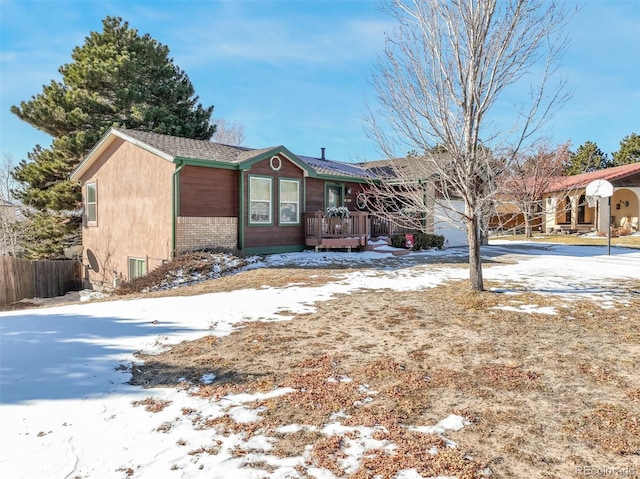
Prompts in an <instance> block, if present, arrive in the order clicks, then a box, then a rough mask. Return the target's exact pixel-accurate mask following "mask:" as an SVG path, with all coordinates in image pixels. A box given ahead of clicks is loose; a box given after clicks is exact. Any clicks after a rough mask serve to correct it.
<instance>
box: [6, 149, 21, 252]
mask: <svg viewBox="0 0 640 479" xmlns="http://www.w3.org/2000/svg"><path fill="white" fill-rule="evenodd" d="M15 166H16V165H15V163H14V161H13V157H12V156H11V155H8V154H4V155H3V157H2V163H0V255H6V254H11V255H13V256H15V255H16V254H17V253H18V252H19V250H20V247H19V243H20V239H21V238H22V233H23V228H24V227H25V226H26V224H25V223H22V222H21V219H22V218H21V215H20V208H19V205H18V204H17V200H16V199H15V197H14V195H13V193H12V191H13V190H14V189H15V188H16V187H17V182H16V181H15V180H14V178H13V175H12V172H13V170H14V168H15Z"/></svg>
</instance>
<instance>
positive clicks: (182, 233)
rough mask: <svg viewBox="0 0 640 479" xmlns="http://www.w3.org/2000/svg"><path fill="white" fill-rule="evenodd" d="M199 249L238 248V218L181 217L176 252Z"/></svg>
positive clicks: (178, 223) (177, 227)
mask: <svg viewBox="0 0 640 479" xmlns="http://www.w3.org/2000/svg"><path fill="white" fill-rule="evenodd" d="M198 248H226V249H237V248H238V218H229V217H219V218H216V217H209V216H205V217H189V216H179V217H178V221H177V225H176V251H177V252H178V253H179V252H181V251H189V250H194V249H198Z"/></svg>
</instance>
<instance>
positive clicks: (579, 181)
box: [547, 162, 640, 193]
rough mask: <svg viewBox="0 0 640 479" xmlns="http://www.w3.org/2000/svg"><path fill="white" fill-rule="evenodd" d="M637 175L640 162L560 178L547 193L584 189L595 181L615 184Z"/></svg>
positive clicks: (553, 182)
mask: <svg viewBox="0 0 640 479" xmlns="http://www.w3.org/2000/svg"><path fill="white" fill-rule="evenodd" d="M636 174H640V162H639V163H631V164H628V165H622V166H614V167H613V168H607V169H604V170H597V171H591V172H589V173H582V174H580V175H573V176H560V177H558V178H556V179H555V180H554V181H552V182H551V184H550V185H549V187H548V188H547V192H548V193H551V192H554V191H562V190H567V189H571V188H584V187H586V186H587V185H588V184H589V183H591V182H592V181H594V180H606V181H608V182H610V183H615V182H616V181H619V180H622V179H624V178H627V177H629V176H633V175H636ZM614 186H615V185H614Z"/></svg>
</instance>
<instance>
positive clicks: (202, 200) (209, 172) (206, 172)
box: [179, 166, 239, 217]
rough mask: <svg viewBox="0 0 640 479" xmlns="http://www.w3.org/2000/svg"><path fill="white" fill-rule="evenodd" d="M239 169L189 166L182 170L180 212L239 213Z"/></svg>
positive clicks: (200, 214)
mask: <svg viewBox="0 0 640 479" xmlns="http://www.w3.org/2000/svg"><path fill="white" fill-rule="evenodd" d="M238 198H239V192H238V172H237V171H235V170H222V169H219V168H206V167H201V166H187V167H185V168H184V169H183V170H182V171H181V172H180V212H179V216H191V217H237V216H238V202H239V199H238Z"/></svg>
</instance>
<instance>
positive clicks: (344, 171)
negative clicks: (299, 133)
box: [71, 128, 374, 179]
mask: <svg viewBox="0 0 640 479" xmlns="http://www.w3.org/2000/svg"><path fill="white" fill-rule="evenodd" d="M115 138H121V139H123V140H125V141H128V142H130V143H133V144H135V145H137V146H139V147H141V148H143V149H145V150H147V151H150V152H151V153H154V154H155V155H157V156H159V157H161V158H164V159H165V160H167V161H171V162H174V163H178V162H186V163H190V162H191V163H194V162H197V164H199V165H202V166H218V167H226V168H232V169H242V168H243V167H250V166H251V165H252V164H253V163H255V162H256V161H261V160H263V159H265V158H268V157H269V156H273V155H276V154H278V153H282V154H284V156H286V157H287V158H288V159H289V160H291V161H292V162H293V163H294V164H296V165H297V166H298V167H300V168H301V169H302V170H304V171H305V173H306V174H308V175H310V176H316V177H333V178H336V177H340V178H359V179H365V178H371V177H373V176H374V175H373V174H372V173H370V172H369V171H367V170H366V169H364V168H361V167H359V166H358V165H352V164H348V163H341V162H337V161H330V160H326V159H324V158H314V157H310V156H299V155H296V154H294V153H291V152H290V151H289V150H287V149H286V148H285V147H284V146H282V145H280V146H272V147H268V148H260V149H255V148H247V147H244V146H232V145H225V144H222V143H214V142H211V141H207V140H194V139H191V138H181V137H177V136H170V135H161V134H158V133H151V132H148V131H140V130H129V129H124V128H111V129H109V131H107V133H105V135H104V136H103V137H102V139H101V140H100V141H99V142H98V143H97V144H96V146H94V148H93V149H92V150H91V151H90V152H89V154H88V155H87V156H86V157H85V159H84V160H83V161H82V162H81V163H80V164H79V165H78V167H77V168H76V169H75V170H74V171H73V172H72V173H71V179H76V178H78V177H80V176H81V175H82V173H83V172H84V171H86V170H87V168H88V167H89V166H90V165H91V164H92V163H93V162H94V161H95V160H96V159H97V158H98V157H99V156H100V154H101V153H102V152H103V151H104V150H105V149H106V147H107V146H108V145H109V144H111V142H112V141H113V140H114V139H115Z"/></svg>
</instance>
